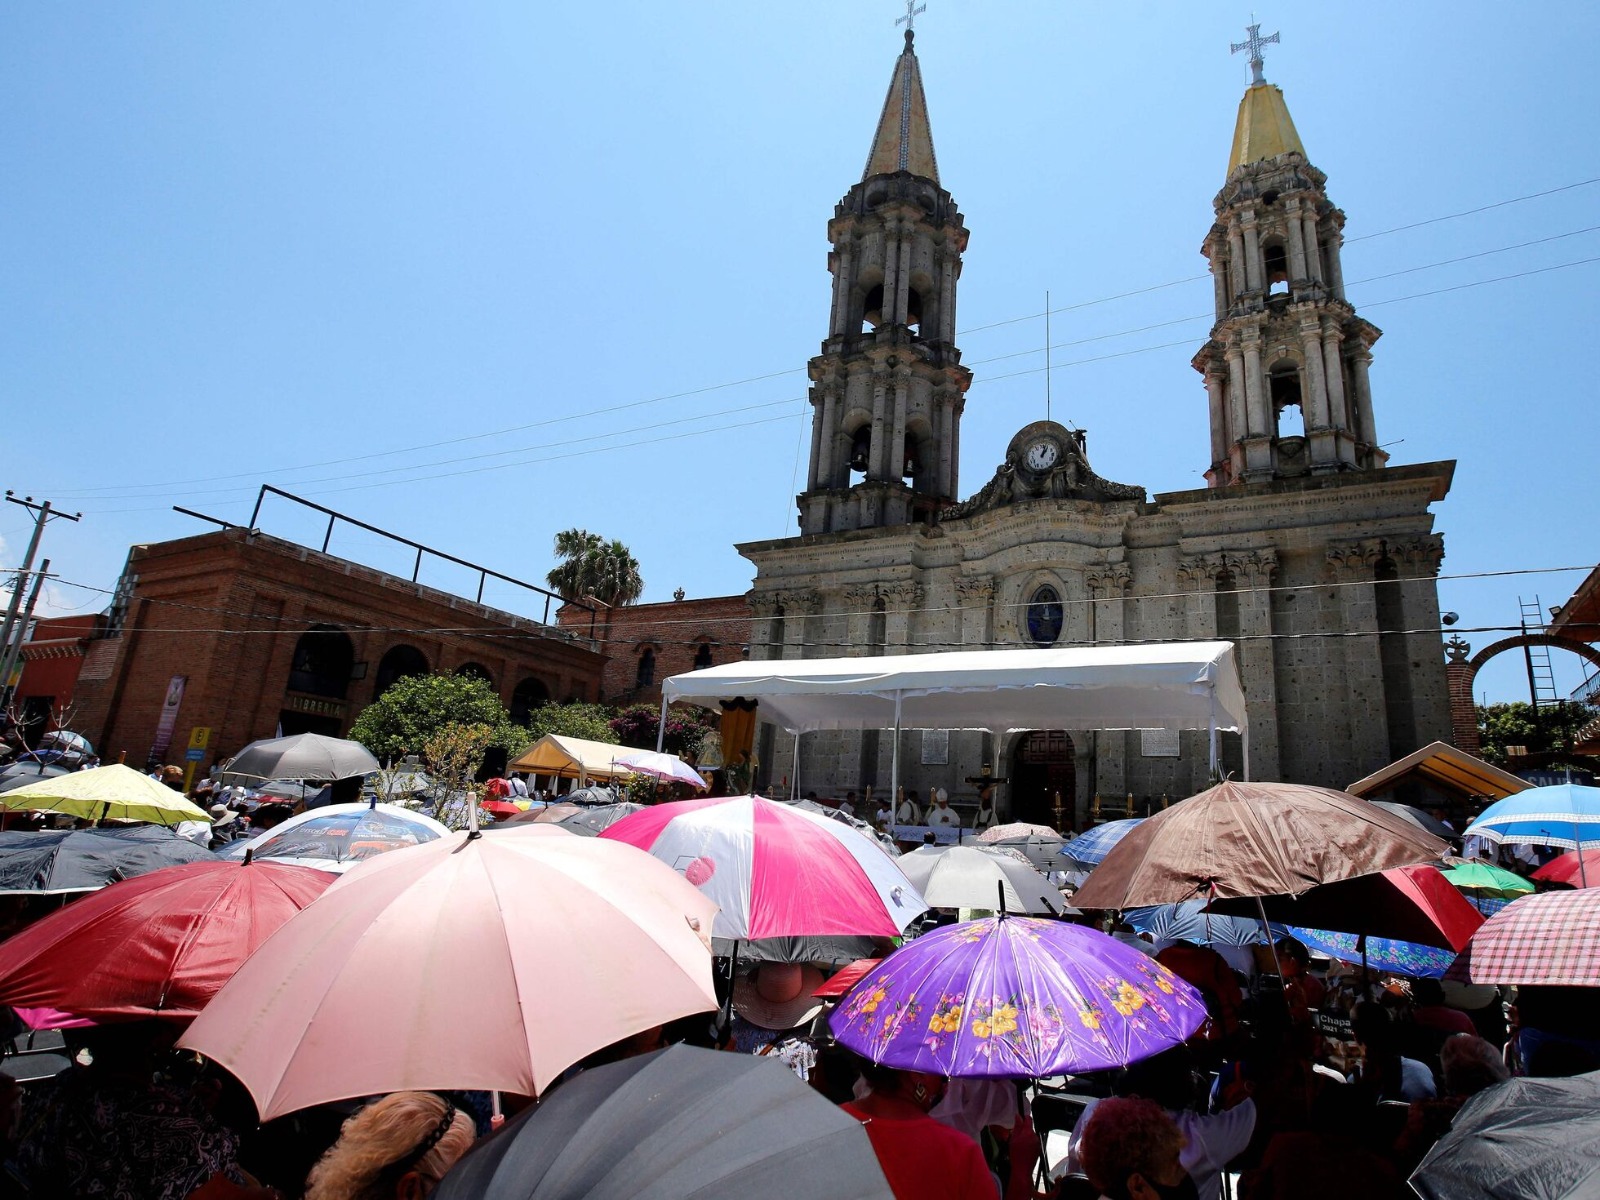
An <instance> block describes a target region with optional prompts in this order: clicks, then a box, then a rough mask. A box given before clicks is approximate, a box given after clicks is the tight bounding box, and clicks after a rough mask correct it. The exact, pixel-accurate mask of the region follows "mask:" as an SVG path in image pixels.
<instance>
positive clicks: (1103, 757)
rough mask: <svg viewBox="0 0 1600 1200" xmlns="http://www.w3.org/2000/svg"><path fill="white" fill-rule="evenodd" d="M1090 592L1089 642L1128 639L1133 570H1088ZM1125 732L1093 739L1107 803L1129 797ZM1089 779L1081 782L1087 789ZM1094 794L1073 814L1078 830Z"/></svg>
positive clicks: (1116, 566)
mask: <svg viewBox="0 0 1600 1200" xmlns="http://www.w3.org/2000/svg"><path fill="white" fill-rule="evenodd" d="M1084 584H1085V585H1086V587H1087V588H1088V591H1089V611H1090V612H1091V613H1092V614H1093V617H1092V624H1091V626H1090V628H1091V630H1092V641H1093V642H1094V643H1095V644H1096V645H1113V646H1114V645H1117V644H1119V643H1121V642H1122V641H1124V640H1125V639H1126V638H1127V636H1128V605H1129V601H1128V593H1129V591H1130V590H1131V588H1132V586H1133V570H1132V568H1131V567H1129V566H1128V564H1127V563H1125V562H1118V563H1106V564H1104V565H1101V566H1095V567H1091V568H1090V569H1089V570H1088V571H1087V572H1086V573H1085V575H1084ZM1137 736H1138V735H1137V734H1131V733H1129V732H1128V731H1127V730H1125V729H1102V730H1100V731H1098V732H1097V733H1096V734H1095V737H1094V786H1095V788H1096V789H1097V790H1098V792H1099V794H1100V796H1101V797H1103V798H1104V799H1105V800H1107V801H1108V802H1111V801H1113V800H1120V799H1121V798H1122V797H1124V796H1126V795H1127V794H1128V745H1129V741H1130V739H1132V738H1134V737H1137ZM1087 786H1088V780H1085V781H1084V788H1085V790H1086V789H1087ZM1093 800H1094V796H1093V794H1089V795H1087V796H1086V798H1085V800H1084V802H1083V803H1082V804H1081V805H1080V806H1079V808H1078V810H1077V811H1076V812H1075V813H1074V814H1073V816H1074V820H1075V821H1076V823H1077V825H1078V827H1079V828H1080V829H1081V828H1083V826H1084V824H1085V823H1086V821H1087V820H1088V806H1089V804H1091V803H1092V802H1093Z"/></svg>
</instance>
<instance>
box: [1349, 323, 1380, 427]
mask: <svg viewBox="0 0 1600 1200" xmlns="http://www.w3.org/2000/svg"><path fill="white" fill-rule="evenodd" d="M1371 365H1372V354H1371V352H1370V351H1368V350H1367V348H1366V347H1365V346H1358V347H1357V348H1356V350H1355V352H1354V353H1352V354H1351V355H1350V382H1351V385H1352V386H1353V387H1354V389H1355V393H1356V406H1355V407H1356V436H1357V437H1358V438H1359V439H1360V440H1361V441H1363V442H1365V443H1366V444H1367V445H1369V446H1376V445H1377V444H1378V431H1377V429H1376V427H1375V426H1374V424H1373V419H1372V380H1371V378H1370V377H1369V376H1368V374H1367V368H1368V367H1370V366H1371Z"/></svg>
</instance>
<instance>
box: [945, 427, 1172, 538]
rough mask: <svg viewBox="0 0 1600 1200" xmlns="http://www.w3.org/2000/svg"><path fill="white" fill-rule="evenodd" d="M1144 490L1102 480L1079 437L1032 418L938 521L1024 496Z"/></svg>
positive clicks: (1104, 496)
mask: <svg viewBox="0 0 1600 1200" xmlns="http://www.w3.org/2000/svg"><path fill="white" fill-rule="evenodd" d="M1143 499H1145V490H1144V489H1143V488H1142V487H1134V486H1133V485H1131V484H1126V483H1112V482H1111V481H1110V480H1106V479H1102V478H1100V476H1098V475H1096V474H1095V473H1094V470H1093V468H1091V467H1090V466H1089V459H1088V457H1087V456H1086V455H1085V454H1084V451H1083V443H1082V435H1081V434H1075V433H1073V431H1071V430H1069V429H1067V428H1066V427H1065V426H1064V425H1058V424H1057V423H1056V422H1054V421H1035V422H1034V423H1033V424H1032V425H1028V426H1025V427H1024V428H1022V429H1020V430H1018V432H1017V435H1016V436H1015V437H1013V438H1012V439H1011V444H1010V446H1008V447H1007V448H1006V460H1005V462H1003V463H1001V464H1000V467H999V469H998V470H997V471H995V473H994V478H992V479H990V480H989V482H988V483H986V484H984V485H983V487H982V488H981V489H980V490H979V491H978V493H977V494H976V495H974V496H972V497H971V498H969V499H966V500H963V501H961V502H960V503H959V504H953V505H951V506H950V507H948V508H946V509H944V510H943V511H942V512H941V513H940V514H939V516H940V519H941V520H944V521H956V520H960V519H961V518H962V517H970V516H974V515H976V514H977V513H981V512H988V511H990V510H991V509H996V508H1002V507H1004V506H1005V505H1008V504H1016V503H1019V502H1021V501H1024V500H1094V501H1100V502H1108V501H1117V500H1143Z"/></svg>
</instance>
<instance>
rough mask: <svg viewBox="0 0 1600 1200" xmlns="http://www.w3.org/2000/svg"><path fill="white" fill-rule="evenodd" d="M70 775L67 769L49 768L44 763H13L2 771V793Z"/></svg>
mask: <svg viewBox="0 0 1600 1200" xmlns="http://www.w3.org/2000/svg"><path fill="white" fill-rule="evenodd" d="M69 773H70V772H69V771H68V769H67V768H66V767H57V766H47V765H45V764H44V763H38V762H21V763H12V764H11V765H10V766H9V767H6V768H5V769H4V770H0V792H9V791H10V790H11V789H12V788H19V787H26V786H27V785H28V784H30V783H38V782H39V780H41V779H55V778H56V777H57V776H61V775H66V774H69Z"/></svg>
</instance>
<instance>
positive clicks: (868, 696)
mask: <svg viewBox="0 0 1600 1200" xmlns="http://www.w3.org/2000/svg"><path fill="white" fill-rule="evenodd" d="M661 695H662V700H663V703H672V702H674V701H678V700H688V701H693V702H695V703H700V704H710V703H713V702H715V701H719V700H731V699H733V698H735V697H743V698H744V699H746V700H758V701H760V703H761V715H762V717H763V718H764V719H766V720H771V721H775V722H777V723H778V724H779V725H781V726H782V727H783V728H784V729H785V730H787V731H788V732H790V733H801V732H805V731H807V730H812V729H892V728H894V727H895V726H896V725H897V724H898V725H899V726H900V727H901V728H903V729H986V730H988V731H990V732H992V733H995V734H1003V733H1008V732H1011V731H1013V730H1019V729H1208V728H1216V729H1229V730H1238V731H1240V732H1242V731H1243V730H1244V729H1245V727H1246V717H1245V703H1244V690H1243V689H1242V688H1241V687H1240V685H1239V673H1238V670H1237V668H1236V666H1235V664H1234V649H1233V643H1232V642H1184V643H1171V644H1161V643H1157V644H1147V645H1142V646H1089V647H1077V648H1073V649H1049V650H952V651H946V652H943V653H938V654H895V655H883V656H877V657H863V658H814V659H800V660H796V659H781V660H775V661H766V662H737V663H724V664H723V665H721V666H716V667H707V668H706V669H705V670H703V671H690V672H688V673H687V674H683V675H674V676H672V677H670V678H669V679H667V680H666V681H665V682H664V683H663V684H662V686H661Z"/></svg>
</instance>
